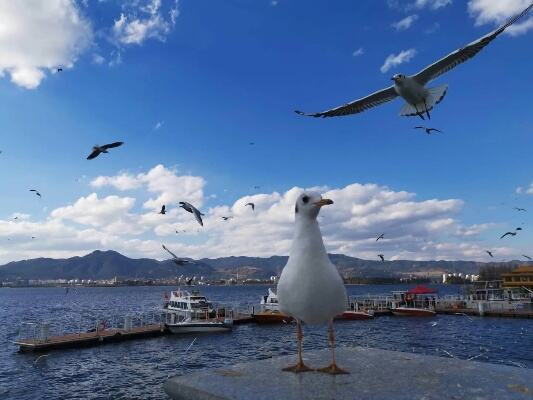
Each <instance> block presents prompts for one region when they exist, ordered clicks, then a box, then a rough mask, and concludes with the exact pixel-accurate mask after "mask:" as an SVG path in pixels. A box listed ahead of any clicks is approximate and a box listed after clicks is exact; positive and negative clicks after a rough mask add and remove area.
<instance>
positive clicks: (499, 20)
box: [468, 0, 533, 36]
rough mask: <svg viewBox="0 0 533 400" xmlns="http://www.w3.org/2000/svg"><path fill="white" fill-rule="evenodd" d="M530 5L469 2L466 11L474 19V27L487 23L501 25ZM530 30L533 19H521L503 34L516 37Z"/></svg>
mask: <svg viewBox="0 0 533 400" xmlns="http://www.w3.org/2000/svg"><path fill="white" fill-rule="evenodd" d="M530 3H531V1H530V0H498V1H494V0H470V1H469V2H468V11H469V12H470V15H472V16H473V17H474V18H475V19H476V25H483V24H487V23H492V24H494V25H501V24H503V23H504V22H506V21H507V20H508V19H509V18H511V17H513V16H515V15H517V14H518V13H520V12H521V11H522V10H524V9H525V8H526V7H527V6H528V5H529V4H530ZM530 29H533V17H529V18H525V19H522V20H521V21H519V22H518V23H516V24H514V25H513V26H510V27H509V28H508V29H507V30H506V31H505V32H506V33H508V34H510V35H512V36H517V35H521V34H524V33H526V32H527V31H529V30H530Z"/></svg>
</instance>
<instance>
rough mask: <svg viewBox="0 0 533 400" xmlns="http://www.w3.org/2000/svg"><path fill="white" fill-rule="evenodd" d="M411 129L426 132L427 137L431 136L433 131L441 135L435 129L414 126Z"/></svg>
mask: <svg viewBox="0 0 533 400" xmlns="http://www.w3.org/2000/svg"><path fill="white" fill-rule="evenodd" d="M413 129H423V130H425V131H426V133H427V134H428V135H431V132H433V131H435V132H439V133H442V131H439V130H438V129H435V128H427V127H425V126H415V127H414V128H413Z"/></svg>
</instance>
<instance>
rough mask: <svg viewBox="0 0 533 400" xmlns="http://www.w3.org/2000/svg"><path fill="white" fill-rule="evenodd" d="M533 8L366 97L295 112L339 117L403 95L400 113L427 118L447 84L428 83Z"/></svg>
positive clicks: (478, 50) (469, 56)
mask: <svg viewBox="0 0 533 400" xmlns="http://www.w3.org/2000/svg"><path fill="white" fill-rule="evenodd" d="M531 7H533V4H530V5H529V6H528V7H527V8H526V9H525V10H524V11H522V12H521V13H520V14H518V15H517V16H515V17H514V18H512V19H510V20H509V22H507V23H506V24H505V25H502V26H501V27H500V28H498V29H496V30H494V31H492V32H490V33H489V34H487V35H485V36H483V37H481V38H479V39H478V40H475V41H473V42H472V43H470V44H467V45H466V46H464V47H461V48H460V49H458V50H455V51H454V52H452V53H450V54H448V55H447V56H446V57H444V58H441V59H440V60H438V61H437V62H434V63H433V64H431V65H429V66H427V67H426V68H424V69H423V70H422V71H420V72H418V73H417V74H415V75H411V76H407V75H402V74H396V75H394V76H393V77H392V78H391V79H392V80H393V81H394V85H393V86H389V87H388V88H386V89H382V90H379V91H377V92H374V93H372V94H370V95H368V96H366V97H363V98H361V99H358V100H354V101H352V102H350V103H347V104H344V105H342V106H339V107H336V108H332V109H331V110H326V111H322V112H317V113H304V112H302V111H296V113H297V114H300V115H307V116H310V117H337V116H342V115H349V114H357V113H360V112H363V111H365V110H368V109H369V108H372V107H375V106H378V105H380V104H383V103H385V102H387V101H391V100H393V99H395V98H396V97H398V96H401V97H402V98H403V99H404V100H405V101H406V103H405V104H404V106H403V108H402V109H401V111H400V115H401V116H416V115H418V116H419V117H420V118H422V119H425V118H424V115H423V114H424V113H426V115H427V117H428V118H431V116H430V115H429V112H430V111H431V110H432V109H433V107H434V106H435V105H436V104H438V103H440V101H441V100H442V99H443V98H444V96H445V95H446V91H447V89H448V86H447V85H442V86H438V87H433V88H426V84H428V83H429V82H431V81H432V80H433V79H435V78H438V77H439V76H441V75H442V74H444V73H446V72H448V71H450V70H451V69H453V68H455V67H456V66H457V65H459V64H462V63H464V62H465V61H467V60H469V59H471V58H472V57H474V56H475V55H476V54H477V53H479V52H480V51H481V50H482V49H483V48H484V47H485V46H486V45H488V44H489V43H490V42H492V41H493V40H494V39H496V37H498V35H500V34H501V33H502V32H503V31H504V30H505V29H506V28H508V27H509V26H511V25H512V24H514V23H515V22H516V21H517V20H518V19H520V18H521V17H523V16H524V15H526V14H527V13H528V12H529V10H530V9H531Z"/></svg>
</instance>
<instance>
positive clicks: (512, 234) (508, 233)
mask: <svg viewBox="0 0 533 400" xmlns="http://www.w3.org/2000/svg"><path fill="white" fill-rule="evenodd" d="M507 235H511V236H516V232H505V233H504V234H503V235H502V236H501V237H500V239H503V238H504V237H506V236H507Z"/></svg>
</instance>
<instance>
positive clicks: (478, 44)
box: [412, 3, 533, 85]
mask: <svg viewBox="0 0 533 400" xmlns="http://www.w3.org/2000/svg"><path fill="white" fill-rule="evenodd" d="M532 7H533V3H532V4H530V5H529V6H528V7H527V8H526V9H525V10H524V11H522V12H521V13H520V14H518V15H516V16H515V17H513V18H511V19H510V20H509V21H508V22H507V23H506V24H504V25H502V26H501V27H499V28H498V29H496V30H494V31H492V32H490V33H488V34H486V35H485V36H483V37H481V38H479V39H477V40H475V41H473V42H472V43H470V44H467V45H466V46H464V47H461V48H460V49H457V50H455V51H454V52H452V53H450V54H448V55H447V56H446V57H443V58H441V59H440V60H438V61H437V62H435V63H433V64H431V65H429V66H428V67H426V68H424V69H423V70H422V71H420V72H418V73H417V74H416V75H413V76H412V78H414V79H415V80H416V81H417V82H418V83H420V84H421V85H425V84H427V83H428V82H430V81H432V80H433V79H435V78H437V77H439V76H441V75H442V74H444V73H446V72H448V71H450V70H451V69H453V68H455V67H456V66H458V65H459V64H462V63H464V62H465V61H468V60H470V59H471V58H472V57H474V56H475V55H476V54H477V53H479V52H480V51H481V50H482V49H483V48H484V47H485V46H487V45H488V44H489V43H490V42H492V41H493V40H494V39H496V37H498V35H499V34H500V33H502V32H503V31H504V30H505V29H507V28H508V27H509V26H511V25H512V24H514V23H515V22H516V21H517V20H519V19H520V18H522V17H523V16H524V15H526V14H527V13H528V12H529V11H530V10H531V8H532Z"/></svg>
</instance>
